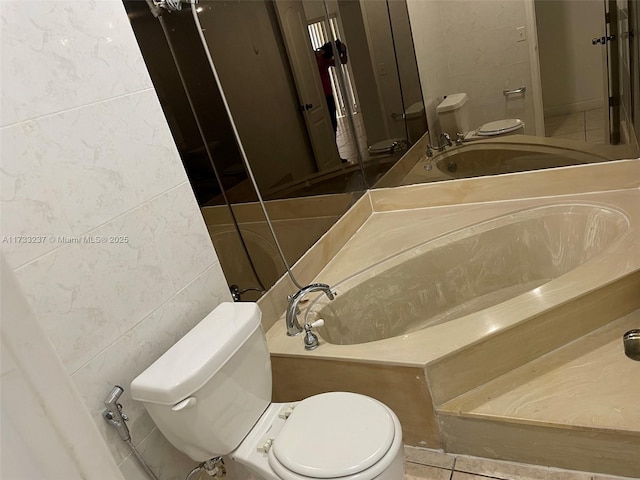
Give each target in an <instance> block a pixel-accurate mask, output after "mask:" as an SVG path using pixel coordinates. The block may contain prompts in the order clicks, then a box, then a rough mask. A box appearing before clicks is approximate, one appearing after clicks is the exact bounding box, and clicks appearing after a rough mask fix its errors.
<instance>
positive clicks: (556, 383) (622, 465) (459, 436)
mask: <svg viewBox="0 0 640 480" xmlns="http://www.w3.org/2000/svg"><path fill="white" fill-rule="evenodd" d="M632 328H640V310H636V311H634V312H632V313H630V314H628V315H625V316H624V317H622V318H619V319H618V320H615V321H613V322H611V323H608V324H607V325H605V326H603V327H601V328H599V329H598V330H595V331H593V332H591V333H589V334H587V335H585V336H583V337H581V338H579V339H578V340H575V341H574V342H572V343H569V344H567V345H565V346H563V347H561V348H559V349H557V350H555V351H553V352H551V353H549V354H547V355H544V356H542V357H540V358H538V359H536V360H533V361H531V362H529V363H527V364H525V365H523V366H521V367H519V368H516V369H514V370H512V371H511V372H509V373H506V374H504V375H502V376H499V377H497V378H495V379H493V380H491V381H489V382H487V383H485V384H483V385H480V386H479V387H476V388H475V389H473V390H471V391H469V392H466V393H464V394H462V395H460V396H458V397H456V398H454V399H452V400H450V401H448V402H446V403H444V404H443V405H441V406H440V407H438V408H437V409H436V411H437V415H438V422H439V424H440V431H441V432H443V433H442V437H443V438H442V441H443V446H444V449H445V451H451V452H455V453H465V454H470V455H478V456H486V457H492V458H499V459H504V460H513V461H520V462H528V463H537V464H542V465H550V466H557V467H562V468H570V469H578V470H586V471H593V472H602V473H609V474H615V475H623V476H630V477H632V478H640V362H635V361H633V360H630V359H629V358H627V357H626V356H625V354H624V348H623V343H622V336H623V334H624V333H625V332H626V331H628V330H631V329H632Z"/></svg>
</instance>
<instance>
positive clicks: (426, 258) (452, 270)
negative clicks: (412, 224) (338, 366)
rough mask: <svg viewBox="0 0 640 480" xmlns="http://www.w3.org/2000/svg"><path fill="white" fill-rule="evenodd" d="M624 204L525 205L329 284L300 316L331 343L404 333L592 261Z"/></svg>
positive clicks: (614, 233) (618, 224)
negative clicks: (329, 294)
mask: <svg viewBox="0 0 640 480" xmlns="http://www.w3.org/2000/svg"><path fill="white" fill-rule="evenodd" d="M628 227H629V220H628V218H627V217H626V215H625V214H623V213H622V212H620V211H618V210H616V209H613V208H607V207H604V206H597V205H588V204H582V205H580V204H565V205H549V206H542V207H537V208H531V209H526V210H522V211H518V212H514V213H511V214H509V215H505V216H501V217H498V218H494V219H491V220H488V221H485V222H481V223H479V224H476V225H473V226H471V227H467V228H463V229H460V230H458V231H455V232H452V233H449V234H446V235H442V236H440V237H439V238H436V239H433V240H430V241H428V242H425V243H423V244H421V245H417V246H416V247H414V248H411V249H409V250H406V251H404V252H401V253H398V254H396V255H394V256H392V257H390V258H388V259H386V260H384V261H382V262H379V263H377V264H376V265H372V266H371V267H370V268H367V269H366V270H364V271H361V272H359V273H358V274H356V275H353V276H352V277H350V278H348V279H346V280H344V281H342V282H339V283H338V284H336V285H333V287H334V288H335V290H336V291H337V292H338V296H337V298H336V299H335V300H333V301H329V300H327V299H326V297H325V296H320V297H318V298H317V299H316V300H315V302H313V303H312V304H311V306H310V307H309V309H308V310H307V318H306V322H307V323H309V322H311V321H313V320H315V319H317V318H323V319H324V320H325V326H324V327H321V328H320V329H319V330H318V332H319V333H320V335H321V337H322V339H324V340H325V341H326V342H328V343H331V344H335V345H353V344H361V343H367V342H374V341H378V340H383V339H387V338H392V337H397V336H402V335H406V334H410V333H412V332H416V331H418V330H422V329H425V328H429V327H433V326H436V325H439V324H442V323H445V322H448V321H451V320H454V319H457V318H460V317H463V316H465V315H470V314H473V313H476V312H479V311H481V310H484V309H486V308H489V307H492V306H495V305H498V304H500V303H503V302H506V301H508V300H511V299H513V298H515V297H517V296H519V295H521V294H523V293H525V292H532V291H533V292H535V291H536V289H538V290H539V287H541V286H542V285H544V284H546V283H548V282H550V281H552V280H556V279H559V278H560V277H562V276H563V275H565V274H567V273H568V272H571V271H572V270H574V269H576V268H577V267H579V266H581V265H583V264H585V263H586V262H588V261H590V260H591V259H593V258H594V257H596V256H597V255H598V254H600V253H602V252H603V251H604V250H605V249H606V248H607V247H609V246H611V245H612V244H613V243H614V242H615V241H616V240H618V239H619V238H620V237H621V235H622V234H623V233H624V232H626V231H627V229H628Z"/></svg>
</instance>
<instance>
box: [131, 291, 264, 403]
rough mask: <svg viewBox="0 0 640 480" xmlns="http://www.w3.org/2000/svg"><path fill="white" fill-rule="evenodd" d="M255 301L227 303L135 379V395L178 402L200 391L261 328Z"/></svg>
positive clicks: (135, 397) (148, 400)
mask: <svg viewBox="0 0 640 480" xmlns="http://www.w3.org/2000/svg"><path fill="white" fill-rule="evenodd" d="M261 317H262V313H261V312H260V309H259V308H258V306H257V305H256V304H255V303H252V302H236V303H233V302H225V303H221V304H220V305H218V306H217V307H216V308H215V309H214V310H213V311H212V312H211V313H209V314H208V315H207V316H206V317H205V318H204V319H203V320H201V321H200V323H198V324H197V325H196V326H195V327H193V328H192V329H191V330H190V331H189V332H188V333H187V334H186V335H185V336H184V337H182V338H181V339H180V340H178V341H177V342H176V343H175V344H174V345H173V346H172V347H171V348H170V349H169V350H167V351H166V352H165V353H164V354H163V355H162V356H161V357H160V358H158V359H157V360H156V361H155V362H154V363H153V364H151V366H149V368H147V369H146V370H145V371H144V372H142V373H141V374H140V375H138V377H136V378H135V379H134V380H133V382H131V397H132V398H133V399H134V400H139V401H142V402H148V403H156V404H161V405H174V404H176V403H178V402H180V401H181V400H184V399H185V398H187V397H188V396H189V395H192V394H193V393H195V392H196V391H198V390H199V389H200V388H201V387H202V386H203V385H204V384H205V383H206V382H207V381H209V379H210V378H211V377H212V376H213V375H215V373H216V372H217V371H218V370H220V368H221V367H222V366H223V365H224V364H225V363H226V362H227V360H229V359H230V358H231V357H232V356H233V354H234V353H235V352H236V351H237V350H238V349H239V348H240V347H241V346H242V344H244V342H245V341H246V340H247V339H248V338H249V336H250V335H251V334H252V333H253V332H254V331H255V330H256V329H257V328H259V327H260V319H261Z"/></svg>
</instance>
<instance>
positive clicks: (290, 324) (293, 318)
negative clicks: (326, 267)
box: [285, 283, 336, 337]
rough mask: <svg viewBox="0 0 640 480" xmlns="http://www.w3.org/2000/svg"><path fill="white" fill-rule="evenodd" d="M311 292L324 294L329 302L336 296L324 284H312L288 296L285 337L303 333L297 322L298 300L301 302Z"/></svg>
mask: <svg viewBox="0 0 640 480" xmlns="http://www.w3.org/2000/svg"><path fill="white" fill-rule="evenodd" d="M311 292H324V294H325V295H326V296H327V298H328V299H329V300H333V299H334V298H335V296H336V292H334V291H333V290H331V287H330V286H329V285H327V284H326V283H312V284H311V285H307V286H306V287H304V288H301V289H300V290H298V291H297V292H296V293H295V294H294V295H291V296H289V305H288V306H287V315H286V319H285V321H286V323H287V335H289V336H290V337H292V336H294V335H299V334H301V333H302V332H304V329H303V328H302V327H301V326H300V322H298V313H300V310H299V309H298V303H300V300H302V299H303V298H304V296H305V295H306V294H307V293H311Z"/></svg>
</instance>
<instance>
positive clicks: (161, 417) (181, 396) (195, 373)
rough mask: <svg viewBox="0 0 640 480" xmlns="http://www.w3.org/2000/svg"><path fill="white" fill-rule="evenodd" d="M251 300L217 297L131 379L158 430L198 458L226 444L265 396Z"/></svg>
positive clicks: (267, 378)
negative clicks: (189, 327) (222, 300)
mask: <svg viewBox="0 0 640 480" xmlns="http://www.w3.org/2000/svg"><path fill="white" fill-rule="evenodd" d="M261 317H262V314H261V312H260V309H259V308H258V306H257V305H256V304H255V303H250V302H237V303H231V302H227V303H222V304H220V305H219V306H218V307H217V308H216V309H215V310H213V311H212V312H211V313H209V314H208V315H207V316H206V317H205V318H204V319H203V320H202V321H201V322H200V323H198V324H197V325H196V326H195V327H194V328H193V329H192V330H191V331H189V332H188V333H187V334H186V335H185V336H184V337H182V338H181V339H180V340H179V341H178V342H176V344H175V345H173V346H172V347H171V348H170V349H169V350H167V351H166V352H165V353H164V355H162V356H161V357H160V358H159V359H158V360H156V361H155V362H154V363H153V364H152V365H151V366H150V367H149V368H147V369H146V370H145V371H144V372H142V373H141V374H140V375H139V376H138V377H137V378H136V379H135V380H133V382H132V383H131V397H132V398H133V399H134V400H139V401H141V402H142V403H143V404H144V406H145V407H146V409H147V411H148V412H149V415H151V418H152V419H153V421H154V422H155V423H156V425H157V426H158V428H159V429H160V431H161V432H162V433H163V434H164V436H165V437H166V438H167V440H169V441H170V442H171V443H172V444H173V445H174V446H175V447H176V448H177V449H178V450H181V451H182V452H184V453H185V454H187V455H188V456H189V457H191V458H192V459H193V460H195V461H198V462H202V461H205V460H208V459H210V458H212V457H215V456H218V455H226V454H228V453H229V452H231V451H233V450H234V449H235V448H236V447H237V446H238V445H239V444H240V442H241V441H242V439H243V438H244V437H245V436H246V435H247V433H249V431H250V430H251V428H253V426H254V425H255V423H256V422H257V421H258V419H259V418H260V416H261V415H262V413H263V412H264V411H265V409H266V408H267V407H268V406H269V404H270V402H271V363H270V359H269V350H268V348H267V342H266V339H265V336H264V331H263V330H262V326H261V324H260V319H261Z"/></svg>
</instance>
